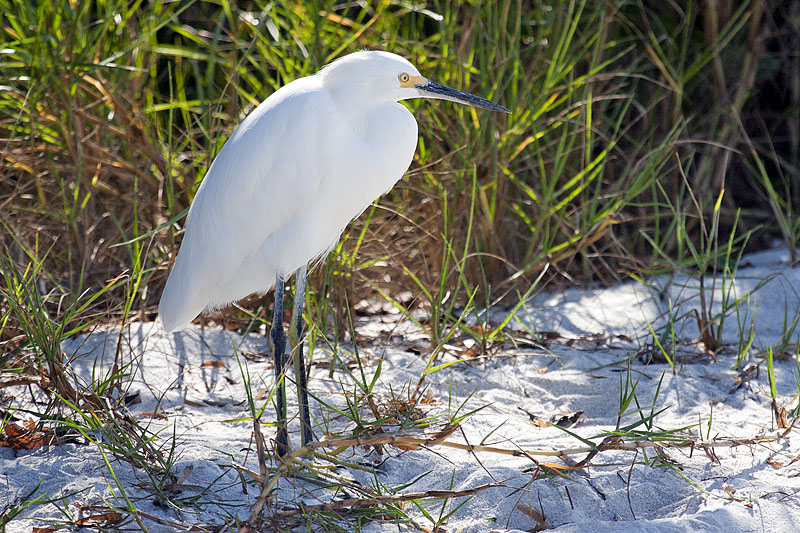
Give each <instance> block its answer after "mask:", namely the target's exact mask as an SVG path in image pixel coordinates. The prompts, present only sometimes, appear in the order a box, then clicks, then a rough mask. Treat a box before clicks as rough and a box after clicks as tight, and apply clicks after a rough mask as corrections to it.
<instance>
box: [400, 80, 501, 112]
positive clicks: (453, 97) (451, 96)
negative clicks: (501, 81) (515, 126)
mask: <svg viewBox="0 0 800 533" xmlns="http://www.w3.org/2000/svg"><path fill="white" fill-rule="evenodd" d="M415 87H416V88H417V89H419V91H420V96H421V97H423V98H437V99H439V100H450V101H451V102H457V103H459V104H466V105H471V106H472V107H481V108H483V109H488V110H490V111H500V112H503V113H511V111H509V110H508V109H506V108H505V107H503V106H501V105H499V104H495V103H494V102H491V101H489V100H487V99H486V98H481V97H480V96H475V95H474V94H469V93H465V92H461V91H457V90H455V89H451V88H450V87H446V86H444V85H439V84H438V83H434V82H432V81H430V80H425V83H420V84H418V85H415Z"/></svg>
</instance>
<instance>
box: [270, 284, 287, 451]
mask: <svg viewBox="0 0 800 533" xmlns="http://www.w3.org/2000/svg"><path fill="white" fill-rule="evenodd" d="M283 288H284V284H283V277H282V276H280V275H278V277H277V279H276V280H275V306H274V308H273V310H272V332H271V335H272V349H273V354H272V355H273V357H274V359H275V383H276V386H277V390H276V391H275V397H276V398H277V399H276V403H277V411H278V434H277V436H276V437H275V441H276V443H277V452H278V455H279V456H281V457H282V456H284V455H285V454H286V453H288V452H289V434H288V432H287V430H286V382H285V381H284V379H283V377H284V368H285V366H286V333H284V332H283Z"/></svg>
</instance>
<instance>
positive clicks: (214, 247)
mask: <svg viewBox="0 0 800 533" xmlns="http://www.w3.org/2000/svg"><path fill="white" fill-rule="evenodd" d="M295 83H296V82H295ZM284 89H291V84H290V85H287V86H286V87H284V88H283V89H281V91H284ZM300 89H301V90H299V91H298V90H295V91H294V92H292V91H284V94H280V93H281V91H278V92H276V93H275V94H274V95H273V96H271V97H270V98H269V99H267V100H266V101H265V102H264V103H262V104H261V105H260V106H259V107H258V108H257V109H256V110H254V111H253V112H252V113H251V114H250V115H249V116H248V117H247V118H246V119H245V120H244V121H243V122H242V124H241V125H240V126H239V128H237V130H236V131H235V132H234V134H233V135H232V136H231V137H230V139H229V140H228V142H227V143H225V145H224V146H223V148H222V150H220V153H219V155H217V157H216V159H215V160H214V162H213V163H212V165H211V168H210V169H209V170H208V173H207V174H206V176H205V178H204V179H203V182H202V184H201V185H200V188H199V189H198V191H197V194H196V196H195V198H194V201H193V202H192V206H191V208H190V210H189V215H188V217H187V220H186V232H185V234H184V238H183V242H182V243H181V249H180V251H179V253H178V258H177V259H176V262H175V265H174V267H173V270H172V272H171V274H170V277H169V279H168V281H167V286H166V287H165V289H164V293H163V295H162V298H161V303H160V304H159V314H160V315H161V317H162V321H163V322H164V326H165V329H167V330H168V331H171V330H174V329H178V328H181V327H183V326H185V325H186V324H188V323H189V322H191V320H193V319H194V318H195V317H196V316H197V315H198V314H199V313H200V312H201V311H202V310H203V309H204V308H205V307H207V306H209V305H211V306H219V305H224V304H225V303H227V302H229V301H234V300H237V299H240V298H243V297H244V296H246V295H247V294H249V293H250V292H253V291H256V290H259V289H260V290H266V289H269V288H270V286H271V283H272V281H274V275H275V273H274V272H273V273H272V276H271V279H263V280H260V281H259V282H260V283H261V284H262V285H261V286H258V287H255V288H251V289H250V290H249V291H248V292H247V293H246V294H229V295H226V301H215V298H213V297H210V296H208V294H207V290H208V289H211V288H213V287H218V286H223V285H225V284H227V283H228V282H229V281H230V280H231V279H232V278H233V277H234V276H236V275H237V273H238V272H239V271H240V268H241V266H242V265H243V264H244V263H246V262H247V261H248V260H249V259H250V258H251V257H252V256H253V255H254V254H255V253H256V252H257V251H258V249H259V247H260V246H261V245H262V244H263V243H264V242H265V241H266V240H267V239H268V238H269V237H270V236H271V235H272V234H273V233H275V232H276V231H278V230H279V229H280V228H281V227H282V226H283V225H284V224H285V223H286V222H287V221H288V220H290V219H291V218H293V217H294V216H295V215H297V214H298V213H301V212H302V211H303V210H304V209H305V208H306V207H307V205H308V204H309V203H310V202H311V201H312V200H313V198H314V195H315V193H316V192H317V190H318V189H319V185H320V181H321V179H322V178H323V174H324V168H323V167H324V165H322V164H321V163H320V162H322V161H325V160H326V158H325V151H326V149H328V148H326V147H325V146H321V144H324V143H322V142H321V141H320V138H321V136H320V135H319V128H320V127H322V126H324V124H325V120H326V114H327V112H328V107H329V106H328V104H329V102H328V101H327V100H326V98H327V95H326V93H325V92H324V91H321V90H319V89H317V90H314V88H313V87H312V88H311V89H310V90H305V91H303V90H302V89H303V88H302V87H301V88H300ZM267 275H268V274H267ZM211 292H212V293H213V292H214V291H211Z"/></svg>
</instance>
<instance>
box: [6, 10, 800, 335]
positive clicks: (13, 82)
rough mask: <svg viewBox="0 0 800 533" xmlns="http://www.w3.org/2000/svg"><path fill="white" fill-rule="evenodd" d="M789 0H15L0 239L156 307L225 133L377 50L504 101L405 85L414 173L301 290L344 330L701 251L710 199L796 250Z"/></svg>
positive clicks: (433, 326) (50, 270)
mask: <svg viewBox="0 0 800 533" xmlns="http://www.w3.org/2000/svg"><path fill="white" fill-rule="evenodd" d="M792 9H793V8H792V2H789V1H788V0H785V1H779V2H773V3H770V4H769V5H767V4H766V3H763V2H756V1H752V2H751V1H745V2H733V1H732V0H730V1H726V0H714V1H711V2H704V3H696V2H693V1H690V0H687V1H681V2H672V3H668V4H658V5H650V4H648V3H622V4H617V3H608V2H601V1H589V2H577V1H567V0H564V1H559V2H538V1H531V2H521V1H512V0H501V1H499V2H486V3H482V4H477V5H475V4H466V3H453V2H438V1H432V2H428V3H426V4H424V5H422V4H420V5H417V4H413V5H412V4H408V3H406V2H396V1H386V0H384V1H376V2H366V3H358V4H348V3H338V2H332V1H317V2H301V3H292V4H284V3H273V2H263V1H255V2H250V3H247V4H239V3H233V2H228V1H226V0H222V1H217V2H208V1H200V0H197V1H193V2H165V1H163V0H151V1H148V2H145V1H137V2H121V1H119V0H107V1H105V2H50V3H48V2H42V3H34V2H25V1H22V0H10V1H9V2H7V3H6V4H5V5H4V6H3V8H2V11H0V38H1V39H2V41H3V42H2V49H1V50H2V52H1V53H0V79H2V80H3V82H2V85H0V137H2V142H1V143H0V154H1V155H0V161H2V166H1V167H0V205H2V206H3V207H2V219H3V230H2V237H1V238H2V243H3V245H4V246H5V249H6V250H7V253H8V258H9V260H10V261H14V262H15V263H16V264H17V266H18V267H22V268H24V265H23V264H22V263H24V257H23V256H24V253H23V252H22V250H23V249H32V248H33V247H34V246H39V247H44V248H46V249H48V250H49V253H48V254H47V255H46V256H45V257H44V259H43V261H42V264H41V265H40V268H39V269H37V276H38V277H39V278H40V279H46V280H47V283H48V284H49V285H50V286H52V290H53V292H52V293H51V294H52V295H53V297H54V298H55V300H53V301H56V300H57V298H58V297H59V296H66V295H72V296H75V295H77V294H78V293H79V292H80V291H81V290H84V289H86V288H87V287H88V288H90V290H94V291H99V290H100V289H101V288H102V287H104V286H105V284H106V282H107V280H110V279H115V278H116V277H117V276H119V275H120V274H125V275H131V276H132V278H131V279H132V280H134V281H131V282H129V283H125V284H120V285H119V286H117V287H116V288H114V289H113V290H108V291H106V292H105V293H104V297H103V298H98V299H97V300H95V301H94V302H93V306H95V307H99V308H102V309H104V310H108V309H111V308H112V307H114V306H112V305H110V304H109V301H115V302H116V303H120V302H123V301H124V302H125V303H124V305H123V306H120V307H116V308H115V309H117V311H115V312H114V313H115V316H122V315H125V316H137V317H138V318H140V319H145V320H147V319H152V318H153V317H154V315H155V308H156V307H155V306H156V303H157V300H158V296H159V295H160V292H161V288H162V286H163V283H164V280H165V278H166V274H167V272H168V269H169V267H170V264H171V260H172V258H173V257H174V254H175V251H176V249H177V246H178V245H179V243H180V239H181V231H182V228H183V223H184V218H183V215H184V214H185V212H186V209H187V208H188V206H189V204H190V203H191V200H192V198H193V195H194V193H195V191H196V190H197V186H198V185H199V183H200V181H201V180H202V177H203V175H204V173H205V171H206V170H207V169H208V166H209V165H210V163H211V161H212V160H213V158H214V156H215V155H216V153H217V152H218V151H219V149H220V147H221V146H222V144H223V143H224V142H225V140H226V138H227V136H228V135H229V134H230V133H231V132H232V131H233V128H234V127H235V125H236V124H237V123H238V122H239V121H240V120H241V119H242V118H243V117H244V116H245V115H246V114H247V113H248V112H250V111H251V110H252V109H253V108H254V107H255V106H256V105H257V104H258V103H259V102H260V101H261V100H263V99H264V98H265V97H267V96H268V95H269V94H270V93H272V92H273V91H274V90H276V89H277V88H278V87H280V86H282V85H283V84H285V83H287V82H288V81H290V80H292V79H295V78H297V77H300V76H305V75H308V74H311V73H313V72H315V71H317V70H318V69H319V68H320V67H321V66H323V65H325V64H326V63H328V62H330V61H331V60H333V59H335V58H336V57H339V56H341V55H343V54H345V53H348V52H351V51H354V50H358V49H362V48H379V49H385V50H390V51H393V52H396V53H399V54H401V55H404V56H406V57H408V58H409V59H410V60H412V61H413V62H414V63H415V64H416V65H417V66H418V67H419V69H420V70H421V71H422V72H423V73H424V74H425V75H427V76H429V77H431V78H432V79H435V80H437V81H440V82H441V83H445V84H448V85H451V86H455V87H458V88H461V89H464V90H468V91H471V92H474V93H478V94H481V95H484V96H486V97H488V98H491V99H494V100H496V101H498V102H501V103H503V104H504V105H506V106H507V107H509V108H511V109H512V114H511V115H508V116H507V117H505V116H499V115H489V114H484V113H478V112H477V111H475V110H474V109H471V108H466V107H458V106H452V105H450V104H448V103H443V102H417V101H415V102H410V103H409V105H411V106H412V107H413V108H414V112H415V115H416V117H417V119H418V121H419V123H420V132H421V134H420V140H419V147H418V150H417V155H416V157H415V161H414V163H413V164H412V168H411V170H410V172H409V174H408V176H407V177H406V178H405V179H404V180H403V181H402V182H401V184H400V185H399V186H398V187H396V188H395V190H393V191H392V192H391V193H390V194H389V195H387V196H386V197H384V198H383V199H381V200H380V201H379V202H378V204H377V205H376V206H375V207H374V208H373V209H368V210H367V211H366V213H365V215H364V216H362V217H361V218H360V219H359V220H358V221H356V222H354V223H353V224H352V225H351V227H350V228H349V230H348V231H346V232H345V234H344V236H343V239H342V242H341V243H340V245H339V246H338V247H337V248H336V249H335V251H334V252H333V253H332V254H331V256H330V257H329V258H328V261H327V263H326V265H325V267H324V268H319V269H317V271H316V279H315V280H314V283H313V284H312V289H313V291H314V292H313V295H312V305H311V308H312V310H313V312H314V313H315V315H316V316H317V317H318V319H319V322H320V325H321V327H322V328H323V330H324V331H326V332H328V333H330V332H334V333H337V334H339V333H341V332H343V331H344V330H346V328H345V327H344V317H346V316H347V312H345V307H347V306H348V305H350V304H354V303H357V302H358V301H359V300H361V299H362V298H364V297H369V296H377V295H379V294H384V295H389V296H390V297H393V296H397V295H399V294H403V293H407V292H410V293H411V295H412V297H411V299H410V300H407V303H408V306H407V307H406V309H407V311H408V312H411V311H413V309H412V308H421V310H422V311H423V312H425V311H427V312H428V318H427V319H425V321H426V322H429V324H427V326H426V327H429V329H430V332H431V336H432V340H433V341H434V342H435V341H437V340H440V339H441V337H442V335H443V334H444V331H445V330H446V329H447V327H449V326H448V325H450V326H452V325H453V324H455V323H457V322H458V321H459V317H460V316H461V315H462V311H461V310H462V308H463V307H464V306H466V305H467V304H468V303H469V302H473V303H472V304H470V305H476V306H477V305H478V303H480V305H482V306H485V305H491V304H494V303H498V302H501V303H505V304H508V305H513V304H515V303H516V302H517V301H518V300H519V298H520V297H521V295H524V294H526V293H528V291H529V289H530V288H531V286H532V285H533V283H534V281H535V280H537V279H539V276H540V275H543V274H544V275H543V277H542V280H543V282H545V283H564V282H567V283H572V282H576V281H580V282H586V281H590V280H600V281H608V282H610V281H613V280H616V279H620V278H622V277H624V276H626V275H627V273H629V272H640V271H641V270H642V269H644V268H652V267H654V266H655V267H658V266H659V265H660V266H664V265H663V263H661V262H660V258H662V257H664V255H681V253H682V252H681V250H685V249H686V246H685V245H686V239H690V240H692V241H693V242H694V243H695V247H697V246H699V245H700V240H702V238H703V237H702V233H703V229H702V228H703V224H701V223H700V220H701V218H702V217H706V216H708V217H714V216H716V217H717V222H716V223H715V227H716V228H718V231H719V232H720V237H719V240H720V241H722V242H725V241H727V235H728V234H730V232H732V231H736V230H737V228H735V227H734V226H736V225H738V226H739V227H738V231H739V233H740V234H745V233H746V232H748V231H751V230H752V231H754V232H755V233H754V235H753V238H752V239H750V241H749V242H750V243H751V245H753V246H757V245H759V244H763V243H765V242H767V241H768V240H769V239H770V238H772V237H774V236H777V237H779V238H782V239H783V240H784V242H786V243H787V245H789V246H790V248H791V249H792V250H794V248H795V246H796V243H797V239H798V232H799V231H800V228H798V226H797V223H796V220H795V219H796V218H797V217H796V213H797V208H798V202H800V198H799V197H798V187H796V186H795V184H796V183H797V182H798V175H797V172H798V170H797V169H798V165H797V161H796V159H797V153H800V139H799V138H798V132H797V131H796V130H797V128H796V127H795V126H794V125H792V121H791V120H790V118H791V117H796V116H797V113H798V111H797V108H798V95H797V94H795V93H794V92H792V91H793V89H792V87H796V84H794V81H793V80H796V76H797V74H796V73H797V72H798V69H794V70H792V68H791V66H792V65H796V57H797V55H796V53H795V52H796V50H797V46H798V45H797V35H796V32H795V33H793V32H792V26H791V24H792V21H793V20H794V19H793V18H792V15H791V14H792ZM793 62H794V63H793ZM762 96H764V98H762ZM766 96H775V98H766ZM682 172H683V173H684V175H683V176H682ZM684 177H685V179H684ZM722 190H725V191H728V192H727V193H726V194H724V195H721V191H722ZM690 194H691V195H694V197H695V198H697V199H698V202H697V205H700V206H702V207H703V209H702V210H701V211H700V212H699V213H698V212H694V211H692V212H691V213H690V214H689V215H688V218H687V219H686V220H685V221H684V222H681V223H680V224H676V223H675V221H674V214H673V211H672V209H671V207H670V206H675V205H684V206H685V205H690ZM720 196H721V197H722V198H723V200H722V203H721V205H719V207H718V209H717V211H716V212H715V211H714V210H713V207H714V206H715V205H716V202H715V200H716V199H717V198H719V197H720ZM793 253H794V252H793ZM684 256H685V254H684ZM701 266H702V265H701ZM475 289H477V292H475ZM258 304H259V300H257V299H254V300H252V301H249V302H245V305H247V306H252V307H254V308H255V309H256V311H258ZM94 311H97V309H94ZM3 312H4V313H5V316H6V317H7V318H9V317H11V315H10V314H9V313H8V309H7V308H4V311H3ZM217 316H218V318H225V319H235V320H245V319H247V317H248V315H244V314H241V313H238V312H236V311H232V310H227V311H225V312H224V315H217ZM10 319H11V318H9V320H10Z"/></svg>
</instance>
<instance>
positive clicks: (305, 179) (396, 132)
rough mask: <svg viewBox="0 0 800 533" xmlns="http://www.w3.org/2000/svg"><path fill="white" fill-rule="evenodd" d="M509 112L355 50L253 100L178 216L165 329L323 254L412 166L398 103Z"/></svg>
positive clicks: (412, 124)
mask: <svg viewBox="0 0 800 533" xmlns="http://www.w3.org/2000/svg"><path fill="white" fill-rule="evenodd" d="M417 97H428V98H443V99H450V100H455V101H459V102H462V103H466V104H470V105H477V106H480V107H487V108H489V109H494V110H502V111H507V110H506V109H505V108H502V107H501V106H498V105H496V104H492V103H491V102H489V101H488V100H483V99H482V98H479V97H476V96H472V95H468V94H466V93H461V92H459V91H455V90H452V89H448V88H446V87H443V86H441V85H437V84H435V83H432V82H429V81H428V80H427V79H425V78H423V77H422V76H420V74H419V72H418V71H417V69H416V68H414V66H413V65H412V64H411V63H409V62H408V61H407V60H405V59H403V58H402V57H400V56H397V55H394V54H390V53H387V52H377V51H364V52H356V53H353V54H350V55H348V56H345V57H344V58H342V59H340V60H337V61H335V62H334V63H332V64H331V65H329V66H328V67H326V68H324V69H322V70H321V71H320V72H318V73H317V74H315V75H312V76H308V77H306V78H301V79H298V80H295V81H293V82H291V83H289V84H287V85H286V86H284V87H282V88H281V89H279V90H278V91H276V92H275V93H274V94H272V95H271V96H270V97H269V98H267V99H266V100H265V101H264V102H263V103H262V104H261V105H259V106H258V107H257V108H256V109H255V110H254V111H253V112H252V113H250V115H248V116H247V118H245V120H244V121H243V122H242V123H241V124H240V125H239V127H238V128H237V129H236V131H235V132H234V133H233V135H231V137H230V139H228V141H227V142H226V143H225V145H224V146H223V147H222V150H220V152H219V155H217V157H216V159H215V160H214V162H213V163H212V165H211V168H210V169H209V170H208V173H207V174H206V176H205V178H204V179H203V182H202V184H201V185H200V188H199V189H198V191H197V195H196V196H195V198H194V201H193V203H192V206H191V208H190V209H189V215H188V217H187V220H186V231H185V234H184V236H183V242H182V243H181V248H180V251H179V253H178V257H177V259H176V260H175V265H174V267H173V269H172V272H171V273H170V276H169V279H168V280H167V284H166V287H165V288H164V293H163V294H162V296H161V302H160V304H159V309H158V310H159V315H160V317H161V320H162V322H163V325H164V329H166V330H167V331H168V332H171V331H175V330H178V329H181V328H183V327H185V326H187V325H188V324H189V323H190V322H191V321H192V320H193V319H194V318H195V317H196V316H197V315H198V314H200V313H201V312H202V311H203V310H204V309H206V308H218V307H221V306H224V305H226V304H228V303H229V302H232V301H236V300H239V299H241V298H244V297H245V296H247V295H248V294H250V293H253V292H266V291H267V290H269V289H270V288H271V287H272V285H273V283H274V280H275V278H276V275H281V276H288V275H290V274H291V273H292V272H294V271H295V270H296V269H298V268H299V267H301V266H303V265H305V264H306V263H308V262H309V261H311V260H313V259H314V258H317V257H319V256H320V255H322V254H324V253H325V252H326V251H328V250H329V249H330V248H331V247H332V246H333V245H334V244H335V243H336V241H337V240H338V238H339V236H340V235H341V233H342V231H343V230H344V229H345V227H346V226H347V223H348V222H350V221H351V220H352V219H353V218H355V217H357V216H358V215H359V214H360V213H361V212H362V211H363V210H364V209H365V208H366V207H367V206H369V205H370V204H371V203H372V202H373V201H374V200H375V199H376V198H377V197H379V196H380V195H381V194H383V193H385V192H386V191H388V190H389V189H391V188H392V187H393V186H394V184H395V183H396V182H397V181H398V180H399V179H400V178H401V177H402V175H403V173H404V172H405V171H406V170H407V169H408V167H409V165H410V164H411V160H412V157H413V155H414V150H415V148H416V144H417V123H416V121H415V120H414V117H413V115H412V114H411V113H410V112H409V111H408V110H407V109H406V108H405V107H404V106H403V105H401V104H399V103H398V101H399V100H403V99H407V98H417Z"/></svg>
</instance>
